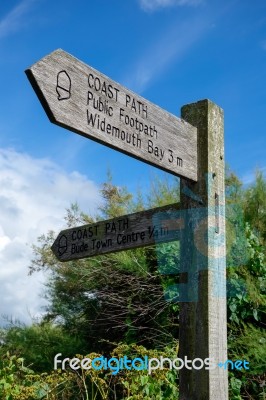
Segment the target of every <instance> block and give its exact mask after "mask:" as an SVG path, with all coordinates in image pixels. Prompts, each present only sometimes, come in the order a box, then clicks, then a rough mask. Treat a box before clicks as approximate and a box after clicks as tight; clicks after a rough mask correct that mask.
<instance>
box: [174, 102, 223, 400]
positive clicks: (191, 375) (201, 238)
mask: <svg viewBox="0 0 266 400" xmlns="http://www.w3.org/2000/svg"><path fill="white" fill-rule="evenodd" d="M181 117H182V118H183V119H184V120H185V121H187V122H189V123H190V124H192V125H194V126H195V127H197V128H198V181H197V183H191V182H188V181H187V180H185V179H182V180H181V209H183V210H184V218H185V229H184V230H183V233H182V234H181V276H182V275H183V279H182V282H184V277H185V278H186V282H185V283H180V285H179V287H180V336H179V339H180V343H179V345H180V352H179V357H180V358H181V359H182V360H185V359H186V358H187V359H188V360H195V359H196V358H200V359H202V360H205V359H206V358H210V359H212V360H213V361H214V362H215V364H216V366H215V368H214V369H210V370H206V369H205V368H202V369H195V368H192V369H187V368H182V369H181V370H180V382H179V383H180V397H179V399H180V400H227V399H228V376H227V370H226V369H225V368H224V367H219V366H218V365H217V364H218V363H221V362H223V363H224V362H225V361H226V360H227V329H226V324H227V318H226V284H225V283H226V275H225V274H226V261H225V256H226V249H225V213H224V209H225V193H224V137H223V136H224V134H223V110H222V109H221V108H219V107H218V106H217V105H216V104H214V103H212V102H210V101H209V100H201V101H198V102H197V103H193V104H188V105H185V106H183V107H182V110H181ZM200 364H201V362H200V361H199V360H198V361H197V362H196V363H195V365H196V367H200ZM188 365H189V366H190V367H191V364H188Z"/></svg>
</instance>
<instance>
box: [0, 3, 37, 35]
mask: <svg viewBox="0 0 266 400" xmlns="http://www.w3.org/2000/svg"><path fill="white" fill-rule="evenodd" d="M33 3H34V0H23V1H21V2H20V3H19V4H18V5H17V6H16V7H14V8H13V9H12V10H11V11H10V12H9V13H8V14H7V15H6V16H5V17H4V18H3V19H2V20H0V38H3V37H5V36H8V35H9V34H11V33H13V32H16V31H17V30H19V29H20V28H21V26H22V25H23V23H24V19H23V17H24V16H25V14H26V13H27V12H28V11H29V9H30V7H31V5H32V4H33ZM35 3H36V1H35Z"/></svg>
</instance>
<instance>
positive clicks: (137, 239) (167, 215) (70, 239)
mask: <svg viewBox="0 0 266 400" xmlns="http://www.w3.org/2000/svg"><path fill="white" fill-rule="evenodd" d="M183 228H184V219H183V217H182V215H181V211H180V210H179V203H176V204H172V205H168V206H164V207H158V208H153V209H150V210H147V211H141V212H137V213H134V214H129V215H124V216H122V217H117V218H113V219H109V220H105V221H99V222H96V223H95V224H90V225H83V226H78V227H76V228H71V229H66V230H63V231H61V232H60V233H59V235H58V237H57V238H56V240H55V242H54V243H53V245H52V251H53V253H54V254H55V255H56V257H57V258H58V259H59V260H60V261H70V260H74V259H80V258H87V257H93V256H96V255H99V254H107V253H114V252H117V251H123V250H128V249H135V248H138V247H143V246H149V245H153V244H157V243H166V242H171V241H174V240H178V239H179V237H180V230H181V229H183Z"/></svg>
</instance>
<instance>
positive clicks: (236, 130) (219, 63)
mask: <svg viewBox="0 0 266 400" xmlns="http://www.w3.org/2000/svg"><path fill="white" fill-rule="evenodd" d="M57 48H62V49H63V50H65V51H67V52H69V53H71V54H72V55H74V56H75V57H77V58H79V59H80V60H82V61H84V62H85V63H87V64H89V65H91V66H92V67H94V68H96V69H97V70H99V71H101V72H102V73H104V74H105V75H107V76H109V77H110V78H112V79H113V80H115V81H117V82H119V83H121V84H122V85H124V86H126V87H128V88H129V89H131V90H133V91H134V92H136V93H138V94H140V95H142V96H143V97H144V98H147V99H148V100H150V101H151V102H153V103H155V104H157V105H159V106H160V107H162V108H164V109H165V110H167V111H169V112H171V113H173V114H175V115H177V116H180V108H181V106H182V105H184V104H188V103H192V102H195V101H198V100H200V99H205V98H209V99H210V100H212V101H213V102H215V103H216V104H218V105H219V106H220V107H222V108H223V109H224V113H225V154H226V161H227V163H228V164H229V166H230V167H231V169H232V170H233V171H235V172H236V173H237V175H238V176H239V177H240V178H241V179H242V180H243V181H244V182H245V183H250V182H251V181H252V179H253V177H254V171H255V169H256V168H260V169H262V170H263V171H264V172H265V171H266V160H265V148H266V135H265V130H266V128H265V127H266V91H265V89H266V84H265V82H266V3H265V1H264V0H253V2H250V0H235V1H234V0H224V1H222V2H221V1H217V0H108V1H107V0H75V1H74V0H56V1H53V0H2V1H1V3H0V54H1V57H0V88H1V92H0V99H1V103H0V104H1V113H0V169H1V173H0V207H1V213H0V280H1V283H0V285H1V292H2V299H3V301H2V305H1V306H2V307H3V308H2V309H0V315H1V314H3V313H5V314H9V315H10V314H12V315H13V316H14V317H19V318H21V319H24V320H26V319H27V318H29V315H37V314H38V312H39V310H40V305H41V301H42V300H40V299H39V297H38V294H39V293H40V287H41V286H40V285H41V283H42V282H43V280H44V277H42V276H41V275H38V276H36V277H31V278H28V277H27V266H28V264H29V260H30V258H31V257H32V252H31V249H30V244H31V243H36V239H37V237H38V236H39V235H40V234H42V233H45V232H47V231H48V230H49V229H54V230H57V231H59V230H61V229H62V228H63V227H64V220H63V216H64V213H65V209H66V207H68V206H69V204H70V203H71V202H73V201H78V203H79V204H80V206H81V208H82V209H83V210H84V211H87V212H93V211H94V210H95V207H96V206H97V204H99V201H100V196H99V187H100V184H101V183H102V182H103V181H104V180H105V179H106V171H107V169H108V168H110V169H111V171H112V174H113V178H114V182H115V183H116V184H118V185H127V186H128V188H129V190H131V191H133V192H134V191H135V190H136V189H137V188H139V187H142V188H145V187H147V185H148V184H149V182H150V180H151V179H152V177H153V176H154V174H155V173H156V174H158V173H160V172H159V171H158V170H156V169H155V168H154V167H151V166H147V165H145V164H144V163H141V162H139V161H137V160H134V159H131V158H130V157H128V156H125V155H123V154H121V153H118V152H116V151H114V150H111V149H109V148H107V147H105V146H103V145H100V144H97V143H95V142H92V141H90V140H88V139H85V138H83V137H80V136H78V135H76V134H74V133H72V132H69V131H67V130H64V129H62V128H60V127H58V126H55V125H53V124H51V123H50V122H49V120H48V118H47V116H46V114H45V113H44V111H43V109H42V107H41V105H40V103H39V101H38V99H37V97H36V95H35V93H34V92H33V90H32V88H31V86H30V84H29V82H28V80H27V78H26V76H25V74H24V70H25V69H26V68H28V67H29V66H31V65H32V64H34V63H35V62H36V61H38V60H39V59H40V58H42V57H44V56H45V55H47V54H48V53H50V52H52V51H53V50H55V49H57Z"/></svg>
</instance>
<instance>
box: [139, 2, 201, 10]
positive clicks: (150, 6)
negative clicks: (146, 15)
mask: <svg viewBox="0 0 266 400" xmlns="http://www.w3.org/2000/svg"><path fill="white" fill-rule="evenodd" d="M139 3H140V6H141V8H142V9H143V10H144V11H155V10H157V9H160V8H166V7H174V6H195V5H198V4H200V3H202V0H139Z"/></svg>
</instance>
